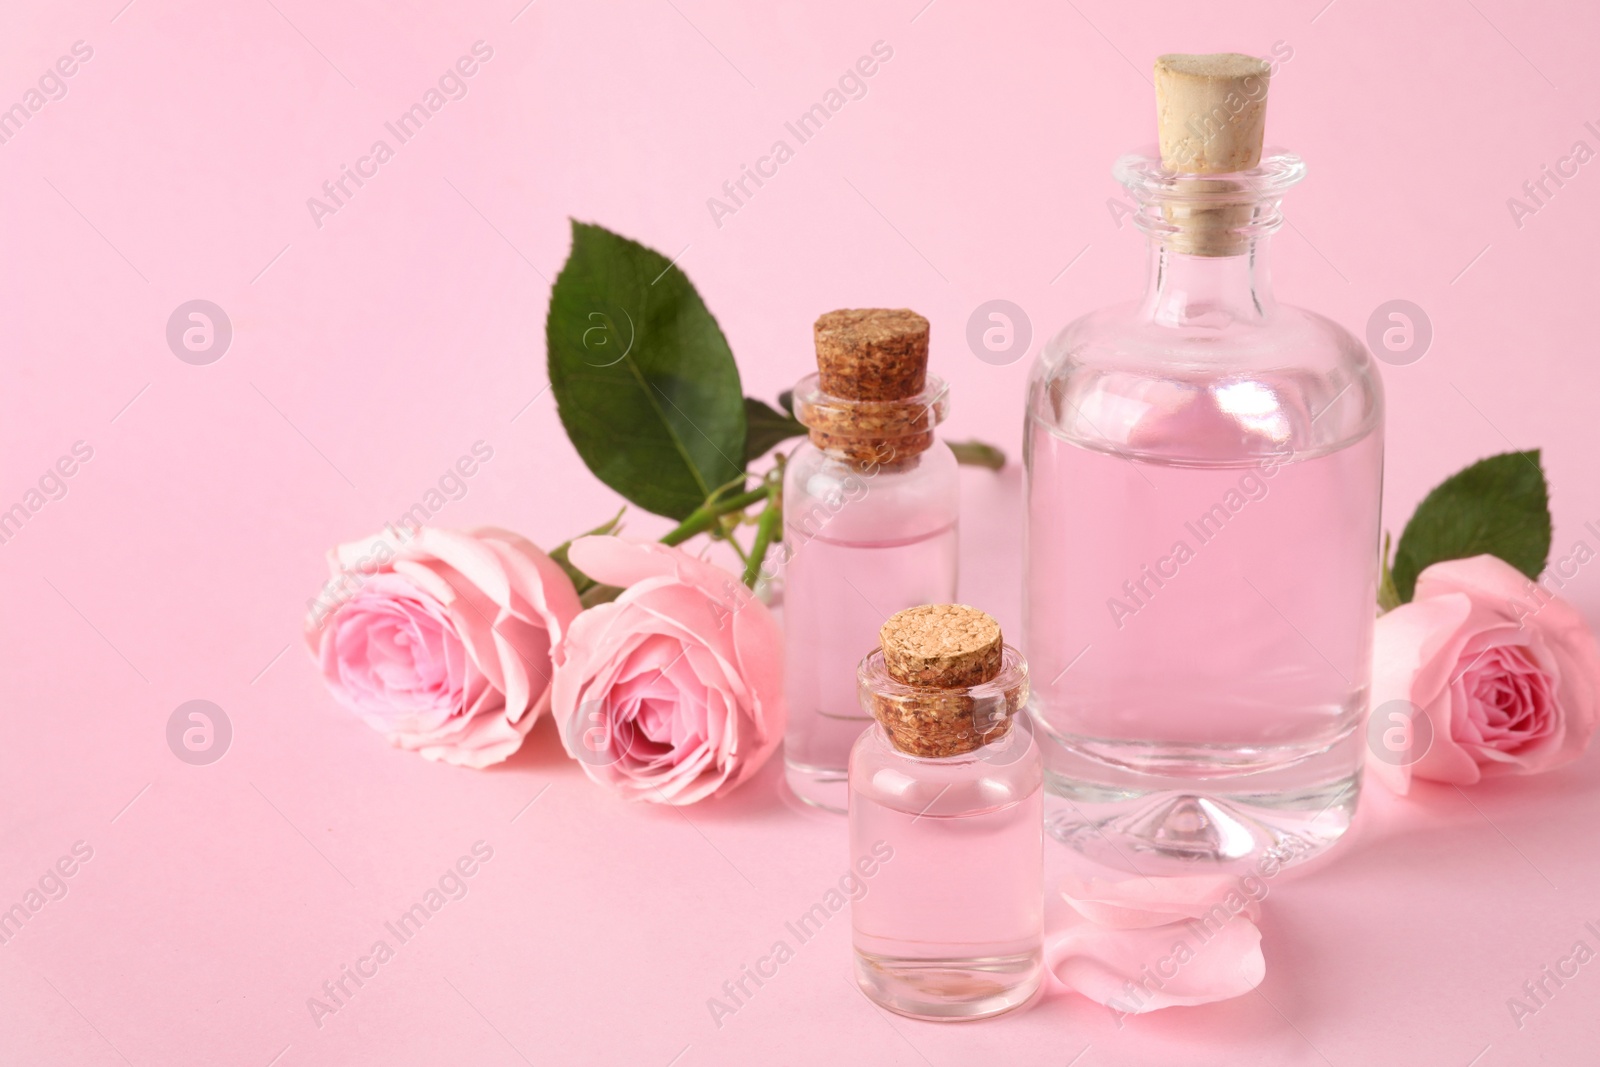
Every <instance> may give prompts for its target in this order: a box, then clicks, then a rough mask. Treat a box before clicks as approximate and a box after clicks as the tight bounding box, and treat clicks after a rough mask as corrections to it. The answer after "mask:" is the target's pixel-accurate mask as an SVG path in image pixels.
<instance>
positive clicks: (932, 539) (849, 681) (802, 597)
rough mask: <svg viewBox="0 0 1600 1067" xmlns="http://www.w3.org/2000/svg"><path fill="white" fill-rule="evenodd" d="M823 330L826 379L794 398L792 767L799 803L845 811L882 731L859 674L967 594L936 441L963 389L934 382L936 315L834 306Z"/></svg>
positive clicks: (951, 475) (786, 508) (947, 474)
mask: <svg viewBox="0 0 1600 1067" xmlns="http://www.w3.org/2000/svg"><path fill="white" fill-rule="evenodd" d="M816 333H817V338H816V341H817V359H818V365H819V372H818V373H817V374H813V375H809V376H807V377H806V378H803V379H802V380H801V381H800V383H799V384H798V385H797V386H796V387H795V391H794V412H795V415H796V417H797V418H799V420H800V421H801V422H803V423H805V424H806V426H807V427H809V428H810V436H809V439H808V440H807V441H806V442H805V443H804V444H802V445H800V447H799V448H797V449H796V450H795V452H794V453H793V455H792V456H790V458H789V461H788V464H787V467H786V469H785V472H784V489H783V515H784V541H783V556H784V559H785V564H784V605H783V612H784V644H785V665H784V674H785V690H786V693H787V698H788V705H789V725H788V728H787V732H786V734H785V738H784V765H785V773H786V776H787V780H788V783H789V786H790V788H791V789H792V790H793V791H794V793H795V794H796V795H797V796H799V797H800V798H801V799H802V800H804V801H806V802H807V803H809V804H813V805H815V806H817V807H820V808H825V809H828V810H831V811H836V812H841V813H842V812H843V811H844V810H845V806H846V785H845V777H846V770H847V766H848V763H849V758H850V746H851V745H853V744H854V743H855V740H856V738H857V737H859V736H860V735H861V732H862V730H864V729H866V727H867V726H868V725H869V724H870V723H871V719H870V718H869V717H868V716H867V714H866V713H865V712H863V711H862V710H861V706H860V703H859V700H858V697H857V692H856V665H857V664H858V663H859V662H860V660H861V655H862V652H863V650H865V649H869V648H872V647H873V646H874V645H875V644H876V643H877V640H878V627H879V626H881V625H882V623H883V620H884V619H886V618H888V617H889V616H890V615H892V614H893V613H895V612H896V611H899V610H900V609H902V608H906V607H910V606H912V605H915V604H926V603H939V602H948V601H951V600H954V599H955V595H956V520H957V517H958V512H959V488H960V484H959V478H958V471H957V464H956V459H955V455H954V454H953V453H952V452H951V451H950V449H949V448H948V447H947V446H946V445H945V444H944V443H943V442H941V441H939V440H938V439H937V438H936V437H935V436H934V433H933V429H934V427H935V426H937V425H938V423H939V422H940V421H942V420H943V418H944V415H945V412H946V411H947V410H948V403H949V401H948V398H949V389H948V387H947V386H946V385H945V383H944V382H942V381H940V380H939V379H938V378H936V377H934V376H932V375H929V374H927V358H928V347H927V345H928V322H927V320H926V319H924V318H923V317H922V316H921V315H917V314H916V313H915V312H910V311H903V310H885V309H869V310H850V311H834V312H829V313H828V314H827V315H824V316H822V318H821V319H819V320H818V322H817V329H816Z"/></svg>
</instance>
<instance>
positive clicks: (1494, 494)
mask: <svg viewBox="0 0 1600 1067" xmlns="http://www.w3.org/2000/svg"><path fill="white" fill-rule="evenodd" d="M1485 552H1487V553H1489V554H1490V555H1494V556H1499V557H1500V558H1501V559H1503V560H1505V561H1506V562H1507V563H1509V564H1511V565H1512V566H1513V567H1515V568H1517V570H1519V571H1521V572H1522V573H1523V574H1526V575H1527V576H1528V577H1529V578H1538V577H1539V575H1540V573H1541V572H1542V571H1543V570H1544V566H1545V563H1546V561H1548V560H1549V558H1550V491H1549V487H1548V486H1547V485H1546V484H1545V478H1544V468H1543V467H1542V466H1541V465H1540V462H1539V450H1538V449H1534V450H1533V451H1531V452H1505V453H1502V454H1501V455H1498V456H1490V457H1489V458H1488V459H1483V460H1479V461H1478V462H1477V463H1474V464H1473V465H1472V466H1470V467H1468V468H1467V469H1466V470H1464V471H1460V472H1459V473H1456V474H1452V475H1451V476H1450V477H1449V478H1446V479H1445V480H1444V481H1443V482H1442V483H1440V485H1439V486H1438V487H1437V488H1436V489H1434V490H1433V492H1431V493H1429V494H1428V495H1427V496H1426V497H1425V498H1424V499H1423V501H1422V503H1421V504H1419V505H1417V511H1416V514H1414V515H1412V516H1411V521H1410V522H1408V523H1406V528H1405V532H1404V533H1402V534H1401V535H1400V547H1399V548H1398V549H1397V550H1396V551H1395V554H1394V584H1395V589H1396V591H1397V592H1398V593H1399V597H1400V600H1401V602H1402V603H1404V602H1407V601H1409V600H1410V599H1411V598H1412V596H1413V595H1414V594H1415V593H1416V588H1417V575H1419V574H1421V573H1422V571H1423V569H1424V568H1425V567H1428V566H1431V565H1432V564H1435V563H1440V562H1443V561H1444V560H1448V559H1464V558H1466V557H1468V556H1476V555H1480V554H1482V553H1485Z"/></svg>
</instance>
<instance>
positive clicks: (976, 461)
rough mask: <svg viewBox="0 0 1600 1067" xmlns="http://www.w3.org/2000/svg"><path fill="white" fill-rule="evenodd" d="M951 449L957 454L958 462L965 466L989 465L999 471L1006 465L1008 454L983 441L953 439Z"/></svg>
mask: <svg viewBox="0 0 1600 1067" xmlns="http://www.w3.org/2000/svg"><path fill="white" fill-rule="evenodd" d="M950 451H952V452H954V453H955V454H956V462H957V463H959V464H961V465H962V466H963V467H988V468H989V469H990V470H992V471H997V470H1000V469H1002V468H1003V467H1005V465H1006V454H1005V453H1004V452H1002V451H1000V450H999V449H998V448H996V447H994V445H986V444H984V443H983V442H982V441H976V440H974V441H951V442H950Z"/></svg>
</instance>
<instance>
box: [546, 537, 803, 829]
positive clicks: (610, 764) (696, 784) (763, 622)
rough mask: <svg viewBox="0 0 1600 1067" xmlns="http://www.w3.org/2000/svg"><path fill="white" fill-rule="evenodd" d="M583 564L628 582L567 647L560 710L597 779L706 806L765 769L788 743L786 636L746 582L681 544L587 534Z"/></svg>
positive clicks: (626, 791)
mask: <svg viewBox="0 0 1600 1067" xmlns="http://www.w3.org/2000/svg"><path fill="white" fill-rule="evenodd" d="M570 559H571V561H572V563H573V565H574V566H576V567H577V568H578V569H579V570H581V571H583V573H585V574H587V575H589V576H590V577H591V578H593V579H595V580H596V581H598V582H603V583H605V584H607V585H616V586H623V587H625V588H624V591H623V593H622V595H620V596H619V597H617V599H616V600H615V601H613V602H612V603H610V604H600V605H597V606H595V607H593V608H590V609H589V610H588V611H586V612H584V613H583V614H582V615H580V616H578V619H577V621H576V622H575V623H573V625H572V629H571V630H570V631H569V632H568V634H567V637H566V640H564V641H562V642H561V644H560V646H558V647H557V649H556V653H555V662H556V677H555V684H554V686H553V687H552V691H553V698H552V703H551V711H552V713H553V714H554V715H555V720H556V724H557V725H558V726H559V727H560V729H561V740H562V743H563V744H564V745H566V748H567V751H568V752H569V753H571V754H572V756H573V758H575V759H577V760H578V761H579V762H581V763H582V764H583V769H584V771H585V772H586V773H587V774H588V775H589V777H590V778H592V779H594V780H595V781H597V782H600V783H602V784H603V785H608V786H610V787H611V788H613V789H615V790H616V791H617V792H619V793H621V794H622V795H623V796H625V797H628V798H630V799H634V800H648V801H653V802H655V803H660V804H693V803H694V802H696V801H698V800H703V799H705V798H706V797H716V796H722V795H724V794H726V793H728V792H729V791H730V790H732V789H733V788H734V787H735V786H737V785H738V784H739V783H740V782H742V781H744V780H745V779H746V778H748V777H750V775H751V774H753V773H755V771H756V769H757V768H758V767H760V766H761V764H762V763H763V761H765V760H766V758H767V757H768V756H770V755H771V754H772V750H773V749H774V748H776V747H777V745H778V742H779V740H781V739H782V737H783V725H784V718H785V708H784V702H783V640H782V637H781V635H780V634H779V631H778V625H777V623H776V621H775V620H774V619H773V618H772V615H771V614H770V613H769V612H768V611H767V608H766V605H764V604H762V603H761V602H760V601H759V600H757V599H756V598H755V597H754V596H752V595H751V593H750V591H749V590H748V589H746V588H745V587H744V585H743V583H741V582H740V581H739V580H738V579H736V578H734V577H733V575H731V574H728V573H727V572H726V571H724V570H722V569H720V568H718V567H714V566H712V565H711V564H709V563H705V562H703V561H701V560H698V559H695V558H694V557H693V556H690V555H688V554H686V553H684V552H682V551H680V550H679V549H676V548H669V547H668V546H666V545H663V544H659V543H656V542H649V543H636V542H632V541H624V540H622V539H621V538H617V537H581V538H579V539H578V540H576V541H574V542H573V544H572V548H571V552H570Z"/></svg>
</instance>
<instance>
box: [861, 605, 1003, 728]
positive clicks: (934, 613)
mask: <svg viewBox="0 0 1600 1067" xmlns="http://www.w3.org/2000/svg"><path fill="white" fill-rule="evenodd" d="M878 639H879V641H880V643H881V644H882V653H881V657H882V667H883V670H884V672H885V674H886V675H887V678H886V679H885V682H886V683H887V684H886V685H885V686H883V687H880V688H872V689H870V692H869V698H870V706H869V710H870V711H871V712H872V714H873V717H874V718H876V719H877V720H878V722H879V723H880V724H881V725H882V726H883V729H884V732H885V733H886V734H887V735H888V737H889V740H890V742H891V743H892V744H893V745H894V747H895V748H897V749H899V750H900V751H901V752H905V753H909V754H910V755H913V756H923V757H943V756H958V755H960V754H962V753H964V752H971V751H973V750H975V749H977V748H980V747H982V746H983V745H986V744H988V743H990V742H991V741H997V740H999V739H1000V738H1002V737H1004V736H1005V735H1006V734H1007V733H1008V732H1009V731H1010V729H1011V717H1012V715H1013V714H1015V712H1016V710H1017V708H1018V707H1020V706H1021V702H1022V700H1023V699H1025V698H1026V683H1025V680H1021V681H1018V682H1017V683H1016V684H1013V685H1012V686H1011V687H1010V688H1004V687H996V686H993V685H990V684H989V683H992V682H994V681H995V680H996V679H997V678H999V677H1000V676H1001V675H1002V673H1003V671H1004V668H1005V655H1006V653H1007V651H1008V650H1007V649H1006V648H1005V646H1004V644H1003V642H1002V640H1001V635H1000V624H999V623H997V622H995V621H994V619H992V618H990V617H989V616H988V615H986V614H985V613H983V612H981V611H979V610H978V609H977V608H970V607H967V606H966V605H965V604H925V605H922V606H921V607H915V608H907V609H906V610H905V611H902V612H899V613H898V614H896V615H894V616H892V617H891V618H890V619H889V621H888V622H886V623H884V624H883V628H882V629H881V630H879V631H878ZM1010 654H1011V656H1012V657H1013V659H1019V657H1016V654H1015V651H1014V650H1011V652H1010ZM872 658H873V657H869V660H868V662H869V664H870V663H871V661H872ZM1011 673H1012V674H1013V675H1015V676H1016V678H1017V679H1025V676H1026V670H1025V668H1022V669H1021V671H1020V673H1019V671H1018V669H1017V667H1016V664H1013V670H1012V672H1011Z"/></svg>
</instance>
